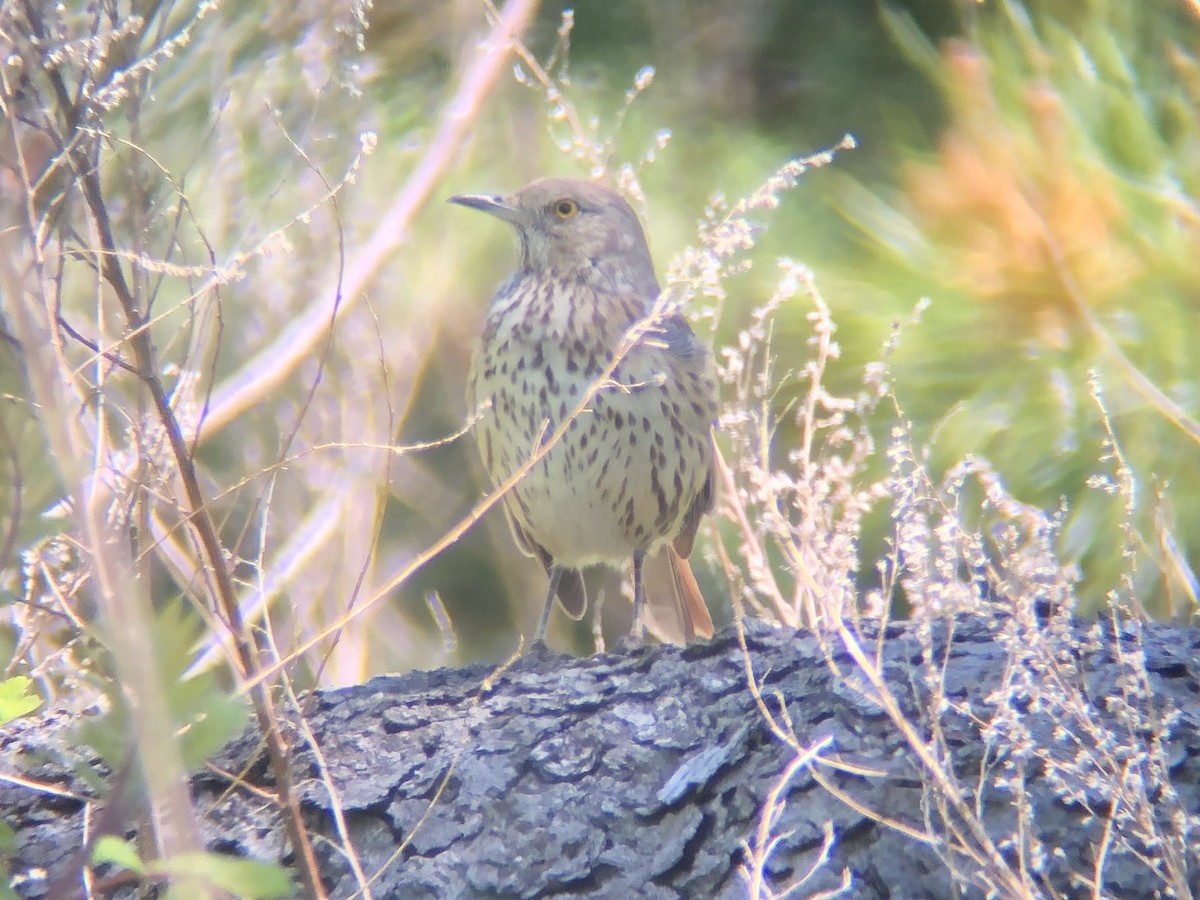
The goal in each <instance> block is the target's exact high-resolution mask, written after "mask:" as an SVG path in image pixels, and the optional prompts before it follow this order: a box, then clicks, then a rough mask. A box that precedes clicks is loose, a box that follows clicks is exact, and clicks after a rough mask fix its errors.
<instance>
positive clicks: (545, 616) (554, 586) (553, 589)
mask: <svg viewBox="0 0 1200 900" xmlns="http://www.w3.org/2000/svg"><path fill="white" fill-rule="evenodd" d="M562 574H563V569H562V566H560V565H558V564H557V563H554V564H551V566H550V572H549V575H550V589H549V590H548V591H546V605H545V607H543V608H542V620H541V621H540V622H538V630H537V637H535V638H534V639H533V643H534V644H535V645H537V644H545V643H546V626H547V625H549V624H550V610H552V609H554V595H555V594H557V593H558V583H559V582H560V581H562Z"/></svg>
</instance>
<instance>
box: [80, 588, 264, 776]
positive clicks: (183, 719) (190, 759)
mask: <svg viewBox="0 0 1200 900" xmlns="http://www.w3.org/2000/svg"><path fill="white" fill-rule="evenodd" d="M153 633H154V646H155V647H156V653H157V656H156V660H155V661H156V663H157V666H158V670H159V673H160V675H161V677H162V683H163V685H164V686H165V693H166V697H167V701H168V703H169V705H170V715H171V721H172V722H173V723H174V725H175V728H176V734H177V736H178V740H179V749H180V752H181V754H182V756H183V762H184V765H185V766H186V767H187V768H189V769H194V768H196V767H198V766H200V765H201V764H202V763H203V762H204V761H205V760H206V759H208V758H209V757H210V756H212V754H213V753H215V752H216V751H217V750H219V749H220V748H221V747H222V746H224V745H225V744H226V743H228V741H229V740H230V739H232V738H233V737H235V736H236V735H238V734H240V733H241V731H242V729H243V728H245V726H246V721H247V712H248V710H247V706H246V703H245V702H244V700H242V699H241V698H239V697H236V696H233V695H231V694H230V693H229V692H228V691H226V690H225V689H224V688H223V687H222V686H221V683H220V679H219V678H218V677H217V675H216V674H215V673H213V672H201V673H199V674H195V675H191V676H188V677H185V671H186V669H187V667H188V665H189V664H190V662H191V659H192V653H193V648H194V647H195V644H196V642H197V640H198V639H199V637H200V635H201V634H202V626H201V624H200V623H199V622H198V621H197V620H196V619H195V617H194V616H191V615H188V614H187V613H186V612H185V611H184V609H183V607H182V605H181V604H180V603H178V602H176V603H172V604H168V605H167V606H166V608H164V609H163V610H162V611H161V612H159V613H158V614H157V615H156V617H155V620H154V632H153ZM105 690H106V692H107V693H108V696H109V700H110V705H111V709H110V712H109V713H108V714H107V715H106V716H104V717H103V718H101V719H94V720H93V719H89V720H86V721H85V722H83V723H82V724H81V725H80V726H79V731H80V737H81V739H82V740H83V741H84V742H85V743H86V744H88V745H89V746H91V747H92V748H94V749H95V750H96V751H97V753H99V754H100V756H101V757H102V758H103V759H104V760H105V762H107V763H108V765H109V766H110V767H111V768H112V769H113V770H114V771H119V770H120V768H121V767H122V766H123V765H124V763H125V760H126V756H127V754H128V752H129V747H130V742H131V740H132V736H133V731H132V729H133V721H132V715H133V711H132V710H130V709H129V707H128V704H127V703H126V702H125V700H124V693H123V692H122V691H121V690H120V686H119V684H118V683H117V682H116V681H115V680H112V681H107V682H106V683H105ZM143 764H145V765H153V764H154V763H153V760H145V761H143Z"/></svg>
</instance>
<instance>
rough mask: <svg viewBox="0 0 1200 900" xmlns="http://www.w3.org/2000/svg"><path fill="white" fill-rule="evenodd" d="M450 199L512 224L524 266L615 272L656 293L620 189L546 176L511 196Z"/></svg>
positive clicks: (634, 219) (536, 269)
mask: <svg viewBox="0 0 1200 900" xmlns="http://www.w3.org/2000/svg"><path fill="white" fill-rule="evenodd" d="M450 202H451V203H457V204H459V205H460V206H467V207H470V208H471V209H478V210H480V211H481V212H486V213H489V214H490V215H493V216H495V217H496V218H498V219H503V220H504V221H505V222H508V223H509V224H510V225H512V226H513V228H514V229H516V232H517V239H518V242H519V244H520V253H521V267H522V269H524V270H525V271H528V272H532V273H550V272H555V273H558V274H561V275H567V274H577V275H581V276H583V277H588V275H589V273H590V272H599V273H604V274H606V275H610V276H611V275H614V274H617V273H619V274H620V277H621V280H624V281H628V282H629V286H630V287H631V288H633V289H637V290H640V291H643V292H646V293H649V294H656V293H657V292H658V282H657V279H656V278H655V277H654V263H653V262H652V261H651V259H650V250H649V248H648V247H647V246H646V236H645V234H644V233H643V231H642V226H641V223H640V222H638V217H637V214H636V213H634V211H633V209H632V208H631V207H630V206H629V204H628V203H626V202H625V200H624V198H623V197H621V195H620V194H618V193H616V192H615V191H611V190H609V189H608V188H606V187H604V186H602V185H599V184H595V183H594V182H590V181H581V180H578V179H572V178H546V179H542V180H541V181H535V182H533V183H532V184H530V185H528V186H527V187H524V188H522V189H521V190H519V191H517V193H515V194H512V195H511V196H503V195H494V194H461V195H459V196H457V197H451V198H450Z"/></svg>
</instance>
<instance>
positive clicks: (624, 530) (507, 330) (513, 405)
mask: <svg viewBox="0 0 1200 900" xmlns="http://www.w3.org/2000/svg"><path fill="white" fill-rule="evenodd" d="M643 309H644V301H642V300H641V299H640V298H638V297H637V295H636V294H632V293H628V292H621V293H615V292H611V291H608V290H602V291H599V292H597V291H595V290H593V289H592V288H591V287H590V286H589V284H588V283H587V281H586V280H585V279H580V278H571V277H566V278H562V277H556V278H545V277H541V278H538V279H533V278H528V279H521V278H515V279H513V280H512V281H510V282H509V283H508V284H506V285H505V286H504V287H503V288H502V289H501V290H500V292H499V293H498V294H497V295H496V297H495V299H494V300H493V302H492V305H491V308H490V309H489V313H488V317H487V322H486V324H485V327H484V332H483V338H482V343H481V345H480V347H479V348H478V350H477V352H476V354H475V358H474V360H473V363H472V371H471V374H470V377H469V381H468V403H469V405H470V408H471V409H472V410H473V411H478V413H479V416H480V418H479V420H478V421H477V423H476V425H475V435H476V440H477V442H478V444H479V449H480V453H481V455H482V457H483V461H484V465H485V467H486V469H487V472H488V475H489V477H490V478H491V480H492V483H493V484H501V483H503V482H505V481H507V480H508V479H509V477H510V476H511V475H512V473H513V472H515V471H516V470H517V469H518V468H520V467H521V466H522V465H523V464H524V463H525V462H526V461H527V460H528V459H529V458H530V456H531V455H532V454H533V452H534V450H535V447H536V445H537V444H538V442H539V441H542V442H544V441H546V440H548V439H550V437H551V436H552V435H553V434H554V432H555V431H556V429H558V427H559V426H560V425H561V423H562V422H564V421H566V420H567V419H568V418H570V416H571V415H572V413H573V412H574V411H575V410H576V408H577V407H579V405H580V402H581V400H582V399H583V398H584V397H585V396H586V395H587V394H588V392H589V390H591V389H592V386H593V385H594V384H595V383H596V382H597V380H598V379H600V377H601V376H602V375H603V373H604V371H605V369H606V368H607V366H608V365H609V363H610V361H611V359H612V354H613V352H614V351H615V350H616V348H617V347H619V346H620V343H621V339H622V337H623V336H624V334H625V332H626V330H627V328H628V327H629V325H630V324H631V323H632V322H634V321H636V320H637V319H638V318H640V317H641V316H642V315H643V314H644V312H643ZM697 348H698V349H697ZM715 393H716V391H715V383H714V382H713V374H712V364H711V359H710V356H709V354H708V351H707V349H705V348H703V347H702V346H701V345H699V344H698V343H697V344H696V345H695V347H691V346H689V347H688V348H687V352H685V353H680V352H677V351H676V350H673V349H672V348H671V347H669V346H668V345H667V344H666V343H664V342H663V341H661V340H656V339H655V338H654V336H653V335H650V336H648V337H647V338H643V339H642V340H641V341H640V342H639V343H638V344H637V345H635V346H634V347H633V348H632V349H631V350H630V352H629V353H628V354H627V355H626V356H625V358H624V359H622V360H621V361H620V363H619V364H618V365H617V367H616V369H615V370H614V371H613V373H612V376H611V377H610V378H609V379H608V380H607V381H605V382H604V383H603V384H602V385H601V386H600V387H599V389H598V390H597V391H596V392H595V394H594V395H593V396H592V398H591V399H590V400H589V401H588V403H587V404H586V406H585V408H584V409H583V410H582V411H581V412H580V413H579V414H578V415H577V416H576V417H575V418H574V419H573V420H572V421H571V423H570V425H569V426H568V428H567V431H566V432H565V434H564V435H563V437H562V438H561V440H560V441H559V442H558V443H556V444H555V445H554V446H553V447H552V448H551V449H550V451H549V452H548V453H547V454H546V456H545V457H543V458H542V459H541V460H540V461H539V462H538V463H537V464H536V465H535V466H534V468H533V469H532V470H530V472H529V473H528V474H527V475H526V476H525V477H524V478H523V479H522V480H521V481H520V482H519V483H518V484H517V485H516V487H515V488H514V489H513V491H512V492H511V493H510V494H509V495H508V496H507V498H506V502H507V504H508V508H509V512H510V513H511V514H512V516H513V517H514V518H515V519H516V521H517V522H518V523H519V524H520V526H521V528H522V529H523V530H524V531H525V532H526V534H527V535H528V536H529V537H530V538H532V539H533V540H535V541H536V542H537V543H539V544H540V545H541V546H543V547H544V548H545V549H546V550H547V551H548V552H549V553H550V555H551V556H552V557H553V558H554V559H555V560H556V561H558V562H560V563H562V564H564V565H566V566H569V567H574V568H577V567H582V566H586V565H591V564H594V563H600V562H605V563H610V564H614V565H615V564H619V563H620V562H621V561H623V560H624V559H626V558H628V557H629V555H630V554H631V553H632V552H633V551H634V550H636V549H642V550H647V551H653V550H654V549H655V548H656V547H658V546H659V545H660V544H662V543H663V542H665V541H667V540H670V539H672V538H674V537H675V536H676V535H677V534H678V533H679V531H680V529H681V527H682V524H683V519H684V516H685V514H686V513H687V511H688V509H689V508H690V507H691V505H692V503H693V501H694V500H695V499H696V497H697V495H698V494H699V492H700V491H701V490H702V489H703V485H704V482H705V479H706V477H707V473H708V470H709V467H710V466H711V438H710V428H711V424H712V422H713V420H714V418H715V416H716V401H715ZM697 397H702V398H711V399H710V400H708V401H707V402H701V401H698V400H696V399H694V398H697ZM689 398H693V399H689ZM483 404H486V408H481V406H482V405H483Z"/></svg>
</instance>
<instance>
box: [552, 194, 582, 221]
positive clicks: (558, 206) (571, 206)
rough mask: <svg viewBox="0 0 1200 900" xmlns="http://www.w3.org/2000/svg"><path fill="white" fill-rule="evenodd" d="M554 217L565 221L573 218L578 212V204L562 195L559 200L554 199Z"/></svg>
mask: <svg viewBox="0 0 1200 900" xmlns="http://www.w3.org/2000/svg"><path fill="white" fill-rule="evenodd" d="M551 208H552V209H553V210H554V218H556V219H560V220H562V221H566V220H567V219H570V218H573V217H574V216H576V215H578V213H579V204H578V203H576V202H575V201H574V200H572V199H571V198H570V197H563V198H562V199H561V200H555V201H554V205H553V207H551Z"/></svg>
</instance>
